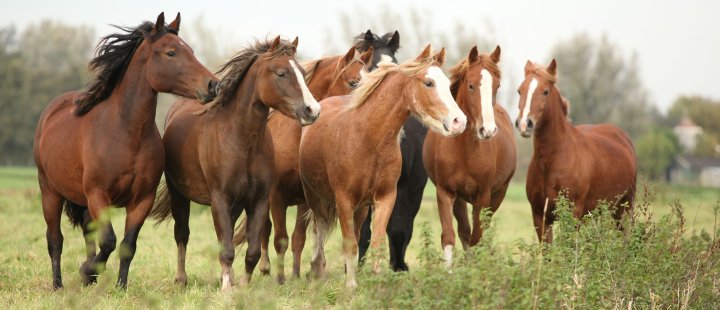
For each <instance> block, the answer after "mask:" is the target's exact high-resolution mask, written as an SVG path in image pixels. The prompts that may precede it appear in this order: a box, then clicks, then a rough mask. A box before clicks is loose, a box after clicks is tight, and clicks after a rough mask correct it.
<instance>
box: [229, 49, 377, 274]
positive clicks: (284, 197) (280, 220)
mask: <svg viewBox="0 0 720 310" xmlns="http://www.w3.org/2000/svg"><path fill="white" fill-rule="evenodd" d="M372 55H373V48H372V47H371V48H370V49H369V50H367V51H366V52H364V53H362V54H361V53H359V52H357V51H356V49H355V46H352V47H351V48H350V49H349V50H348V51H347V53H346V54H345V55H343V56H334V57H327V58H322V59H318V60H315V61H311V62H309V63H304V64H303V68H304V69H305V72H306V74H305V81H306V82H307V86H308V89H309V90H310V93H312V95H313V97H315V98H316V99H317V100H322V99H325V98H327V97H331V96H339V95H347V94H349V93H350V92H351V91H352V90H353V89H355V87H357V85H358V83H359V82H360V78H361V77H362V76H361V72H363V71H366V68H367V66H368V65H369V64H370V61H371V60H372ZM268 129H269V130H270V135H271V136H272V140H273V146H274V149H275V172H274V179H273V183H272V185H271V186H270V198H269V201H270V214H271V215H272V219H273V222H274V223H275V238H274V239H275V240H274V246H275V252H276V253H277V255H278V257H277V268H278V271H277V279H278V282H280V283H283V282H284V281H285V271H284V266H285V263H284V261H285V252H286V251H287V248H288V233H287V228H286V227H285V222H286V221H285V219H286V213H287V208H288V206H290V205H298V212H297V214H298V215H297V218H296V219H295V232H294V233H293V243H292V251H293V275H294V276H296V277H297V276H299V275H300V259H301V256H302V249H303V247H304V245H305V232H306V230H307V224H308V220H307V218H306V217H305V216H303V215H304V214H306V213H307V210H308V208H307V205H306V204H305V195H304V194H303V191H302V184H301V183H300V174H299V172H298V154H299V150H300V133H301V130H302V127H301V126H300V125H299V124H298V123H297V121H295V120H293V119H292V118H289V117H287V116H285V115H283V114H280V113H272V114H271V115H270V119H269V120H268ZM243 225H244V224H243V223H241V225H239V227H238V229H242V227H243ZM271 226H272V224H271V223H270V220H269V219H268V221H267V223H266V224H265V228H264V230H263V236H262V248H261V250H262V255H261V257H260V266H259V268H260V272H262V273H264V274H269V273H270V257H269V255H268V251H267V250H268V243H269V240H270V229H271ZM240 235H241V234H237V235H236V238H235V239H236V240H235V243H236V244H238V243H240V242H241V241H243V240H242V239H243V238H241V237H240Z"/></svg>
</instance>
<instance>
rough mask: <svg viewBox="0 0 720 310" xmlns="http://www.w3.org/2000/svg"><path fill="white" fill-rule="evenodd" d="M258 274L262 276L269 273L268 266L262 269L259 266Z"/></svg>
mask: <svg viewBox="0 0 720 310" xmlns="http://www.w3.org/2000/svg"><path fill="white" fill-rule="evenodd" d="M260 274H261V275H263V276H267V275H270V268H268V269H262V268H261V269H260Z"/></svg>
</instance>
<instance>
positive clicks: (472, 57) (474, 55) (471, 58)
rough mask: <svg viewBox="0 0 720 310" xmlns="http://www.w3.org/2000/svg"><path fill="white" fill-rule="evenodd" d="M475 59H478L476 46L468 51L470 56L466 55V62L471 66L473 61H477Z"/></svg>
mask: <svg viewBox="0 0 720 310" xmlns="http://www.w3.org/2000/svg"><path fill="white" fill-rule="evenodd" d="M477 59H478V50H477V45H475V46H473V47H472V48H471V49H470V54H468V59H467V60H468V63H469V64H472V63H474V62H475V61H477Z"/></svg>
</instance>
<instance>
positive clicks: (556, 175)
mask: <svg viewBox="0 0 720 310" xmlns="http://www.w3.org/2000/svg"><path fill="white" fill-rule="evenodd" d="M556 83H557V63H556V62H555V59H553V60H552V62H551V63H550V65H549V66H548V67H547V68H543V67H542V66H539V65H536V64H533V63H532V62H530V61H528V62H527V64H526V65H525V80H524V81H523V82H522V84H520V87H519V89H518V93H519V94H520V103H519V104H520V114H519V116H518V119H517V121H516V122H515V126H516V127H517V128H518V130H519V131H520V135H521V136H523V137H525V138H528V137H530V136H531V135H532V136H533V156H532V159H531V161H530V167H529V168H528V175H527V181H526V192H527V197H528V200H529V201H530V205H531V207H532V213H533V222H534V224H535V231H536V232H537V236H538V239H539V240H540V241H542V240H545V241H546V242H552V224H553V221H554V219H555V217H554V214H553V212H554V211H555V199H556V198H557V196H558V192H560V191H561V190H564V189H566V190H567V194H568V199H569V200H570V201H573V202H574V203H575V206H574V209H573V215H574V216H575V217H576V218H578V219H579V218H581V217H582V216H583V215H584V214H587V213H588V212H590V211H592V210H593V209H595V207H596V206H597V204H598V202H599V201H602V200H605V201H608V202H610V203H611V204H613V205H614V207H615V208H616V210H615V218H616V219H618V220H619V219H620V218H621V217H622V216H623V214H624V213H625V212H626V211H627V210H630V209H631V208H632V204H633V199H634V197H635V183H636V179H637V163H636V157H635V150H634V148H633V145H632V141H631V140H630V138H629V137H628V136H627V135H626V134H625V133H624V132H623V131H622V130H621V129H620V128H618V127H616V126H614V125H610V124H597V125H579V126H572V124H570V122H569V121H568V120H567V113H568V108H569V107H568V103H567V102H566V101H565V100H564V99H563V97H562V96H561V95H560V90H559V89H558V87H557V85H556Z"/></svg>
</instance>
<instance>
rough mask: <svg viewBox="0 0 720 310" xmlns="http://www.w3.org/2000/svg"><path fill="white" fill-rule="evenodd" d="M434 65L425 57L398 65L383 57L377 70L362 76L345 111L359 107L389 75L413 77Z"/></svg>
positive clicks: (432, 60)
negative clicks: (397, 74)
mask: <svg viewBox="0 0 720 310" xmlns="http://www.w3.org/2000/svg"><path fill="white" fill-rule="evenodd" d="M431 55H432V53H431ZM434 64H436V62H435V59H433V58H432V57H427V58H422V59H413V60H408V61H406V62H405V63H403V64H400V65H398V64H396V63H393V62H392V59H390V57H388V56H385V55H383V56H382V60H381V61H380V62H378V64H377V65H378V68H377V69H375V70H374V71H372V72H369V73H364V74H363V77H362V79H361V80H360V85H358V87H357V88H356V89H355V90H353V91H352V93H351V95H352V99H350V102H348V103H347V105H346V106H345V110H352V109H357V108H359V107H361V106H362V105H363V103H365V101H367V99H368V97H370V95H371V94H372V93H373V92H374V91H375V89H376V88H377V87H378V86H379V85H380V83H381V82H382V81H383V79H384V78H385V76H387V75H388V74H389V73H392V72H395V71H399V72H401V73H402V74H404V75H405V76H415V75H417V74H418V73H420V72H422V71H425V70H427V69H428V68H429V67H430V66H432V65H434Z"/></svg>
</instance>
